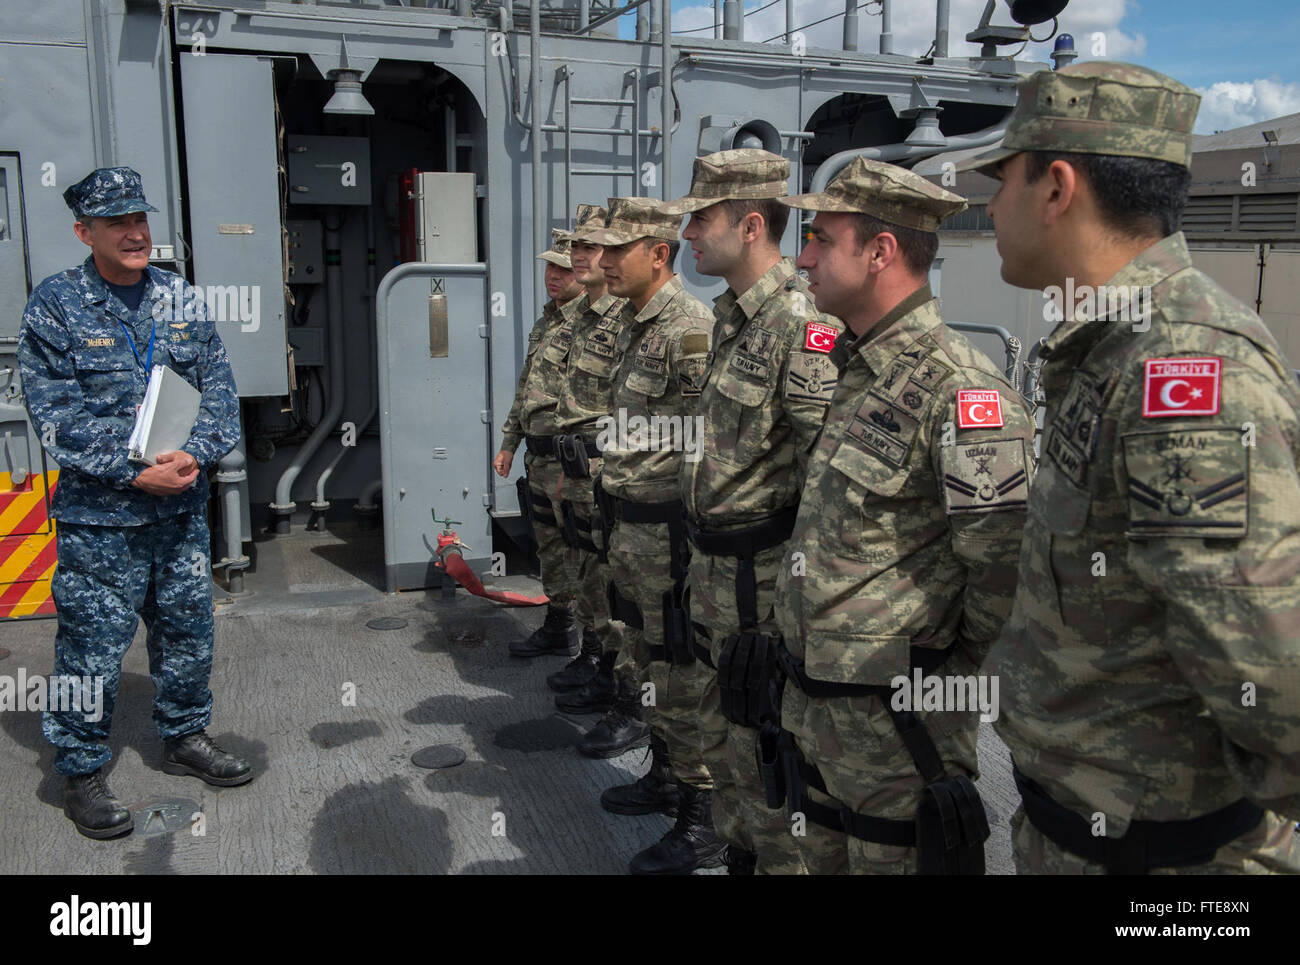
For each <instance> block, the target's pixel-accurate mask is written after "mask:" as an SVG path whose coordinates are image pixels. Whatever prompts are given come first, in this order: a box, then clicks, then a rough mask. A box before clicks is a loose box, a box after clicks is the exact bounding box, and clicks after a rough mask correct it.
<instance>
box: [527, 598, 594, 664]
mask: <svg viewBox="0 0 1300 965" xmlns="http://www.w3.org/2000/svg"><path fill="white" fill-rule="evenodd" d="M578 637H579V630H578V624H577V623H576V622H574V619H573V607H562V606H555V605H553V604H549V603H548V604H547V605H546V622H544V623H543V624H542V625H541V626H540V627H538V628H537V629H536V630H534V631H533V635H532V636H531V637H529V638H528V639H527V640H516V641H515V642H514V643H512V644H510V656H512V657H540V656H542V655H543V654H553V655H555V656H563V657H576V656H577V655H578Z"/></svg>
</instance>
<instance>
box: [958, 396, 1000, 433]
mask: <svg viewBox="0 0 1300 965" xmlns="http://www.w3.org/2000/svg"><path fill="white" fill-rule="evenodd" d="M957 425H958V426H960V427H961V428H962V429H1000V428H1001V427H1002V396H1001V395H1000V394H998V390H997V389H958V390H957Z"/></svg>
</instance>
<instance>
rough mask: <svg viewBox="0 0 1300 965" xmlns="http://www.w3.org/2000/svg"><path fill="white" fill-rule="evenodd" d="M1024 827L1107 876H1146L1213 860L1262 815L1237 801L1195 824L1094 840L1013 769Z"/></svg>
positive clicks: (1157, 824) (1149, 826) (1142, 826)
mask: <svg viewBox="0 0 1300 965" xmlns="http://www.w3.org/2000/svg"><path fill="white" fill-rule="evenodd" d="M1011 773H1012V774H1013V775H1014V776H1015V779H1016V787H1017V788H1018V789H1019V791H1020V797H1021V798H1022V799H1023V801H1024V805H1025V816H1026V817H1028V818H1029V823H1030V824H1032V825H1033V826H1034V827H1035V828H1037V829H1038V830H1039V831H1041V832H1042V833H1043V835H1044V836H1045V837H1047V838H1048V839H1049V840H1050V841H1052V842H1053V843H1055V844H1056V845H1058V846H1059V847H1061V848H1064V849H1065V850H1066V851H1068V852H1070V853H1071V854H1073V855H1076V856H1077V857H1080V858H1084V859H1085V860H1088V861H1092V862H1095V863H1097V864H1100V865H1104V866H1105V868H1106V873H1107V874H1111V875H1123V874H1146V873H1147V872H1148V871H1150V870H1151V869H1152V868H1185V867H1187V866H1189V865H1197V864H1205V863H1207V862H1209V861H1213V860H1214V853H1215V852H1216V851H1218V850H1219V848H1221V847H1223V846H1224V845H1225V844H1229V843H1231V842H1232V841H1235V840H1236V839H1237V838H1239V837H1241V836H1242V835H1243V834H1245V833H1246V832H1247V831H1250V830H1251V829H1252V828H1254V827H1255V826H1256V825H1258V824H1259V822H1260V821H1262V820H1263V819H1264V809H1263V808H1261V807H1259V806H1258V805H1256V804H1253V803H1251V802H1250V801H1247V800H1246V799H1245V798H1242V799H1241V800H1240V801H1237V802H1235V803H1233V804H1229V805H1228V806H1227V807H1223V808H1220V809H1219V810H1217V811H1211V812H1210V813H1209V814H1203V815H1201V816H1200V817H1199V818H1188V819H1186V820H1183V821H1130V822H1129V825H1128V830H1127V831H1126V832H1125V833H1124V837H1122V838H1107V837H1104V836H1102V837H1098V836H1096V835H1094V834H1093V832H1092V824H1091V822H1089V821H1088V820H1087V819H1086V818H1084V817H1083V816H1082V815H1080V814H1076V813H1075V812H1073V811H1071V810H1070V809H1069V808H1067V807H1064V806H1063V805H1060V804H1057V803H1056V802H1055V801H1053V800H1052V799H1051V798H1050V797H1048V796H1047V792H1046V791H1044V790H1043V789H1042V787H1041V786H1039V785H1038V784H1037V783H1036V782H1035V781H1033V780H1031V779H1030V778H1028V777H1026V776H1025V775H1024V774H1022V773H1020V769H1019V768H1016V767H1013V768H1012V771H1011Z"/></svg>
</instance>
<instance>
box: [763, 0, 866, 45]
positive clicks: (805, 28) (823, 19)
mask: <svg viewBox="0 0 1300 965" xmlns="http://www.w3.org/2000/svg"><path fill="white" fill-rule="evenodd" d="M879 2H880V0H863V2H862V3H860V4H858V5H857V6H856V7H854V9H855V10H861V9H862V8H863V7H869V6H871V5H872V4H873V3H879ZM842 16H844V11H843V10H841V11H840V12H839V13H833V14H831V15H830V16H829V17H822V18H821V19H820V20H814V21H813V22H812V23H806V24H804V25H803V26H802V27H796V28H795V29H794V30H793V31H792V33H802V32H803V31H805V30H807V29H809V28H810V27H816V26H817V25H818V24H823V23H825V22H826V21H828V20H834V19H835V18H836V17H842ZM872 16H874V14H873V15H872ZM785 35H786V32H785V31H784V30H782V31H781V32H780V33H779V34H777V35H776V36H775V37H768V38H767V39H766V40H764V41H763V43H765V44H768V43H771V42H772V41H773V40H780V39H781V38H783V37H784V36H785Z"/></svg>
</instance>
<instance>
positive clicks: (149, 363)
mask: <svg viewBox="0 0 1300 965" xmlns="http://www.w3.org/2000/svg"><path fill="white" fill-rule="evenodd" d="M117 324H119V325H121V326H122V334H123V335H125V336H126V344H127V345H129V346H131V354H132V355H134V356H135V360H136V361H137V362H139V363H140V364H141V365H143V366H144V377H145V378H146V379H147V378H149V375H150V373H151V372H153V337H154V335H155V334H157V332H158V322H157V320H156V319H155V320H153V321H152V322H151V325H152V326H153V327H152V328H150V329H149V352H148V354H147V355H146V357H145V360H144V361H143V362H140V353H139V352H137V351H136V348H135V339H133V338H132V337H131V332H130V330H129V329H128V328H127V327H126V322H124V321H122V320H121V319H120V318H119V319H118V320H117Z"/></svg>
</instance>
